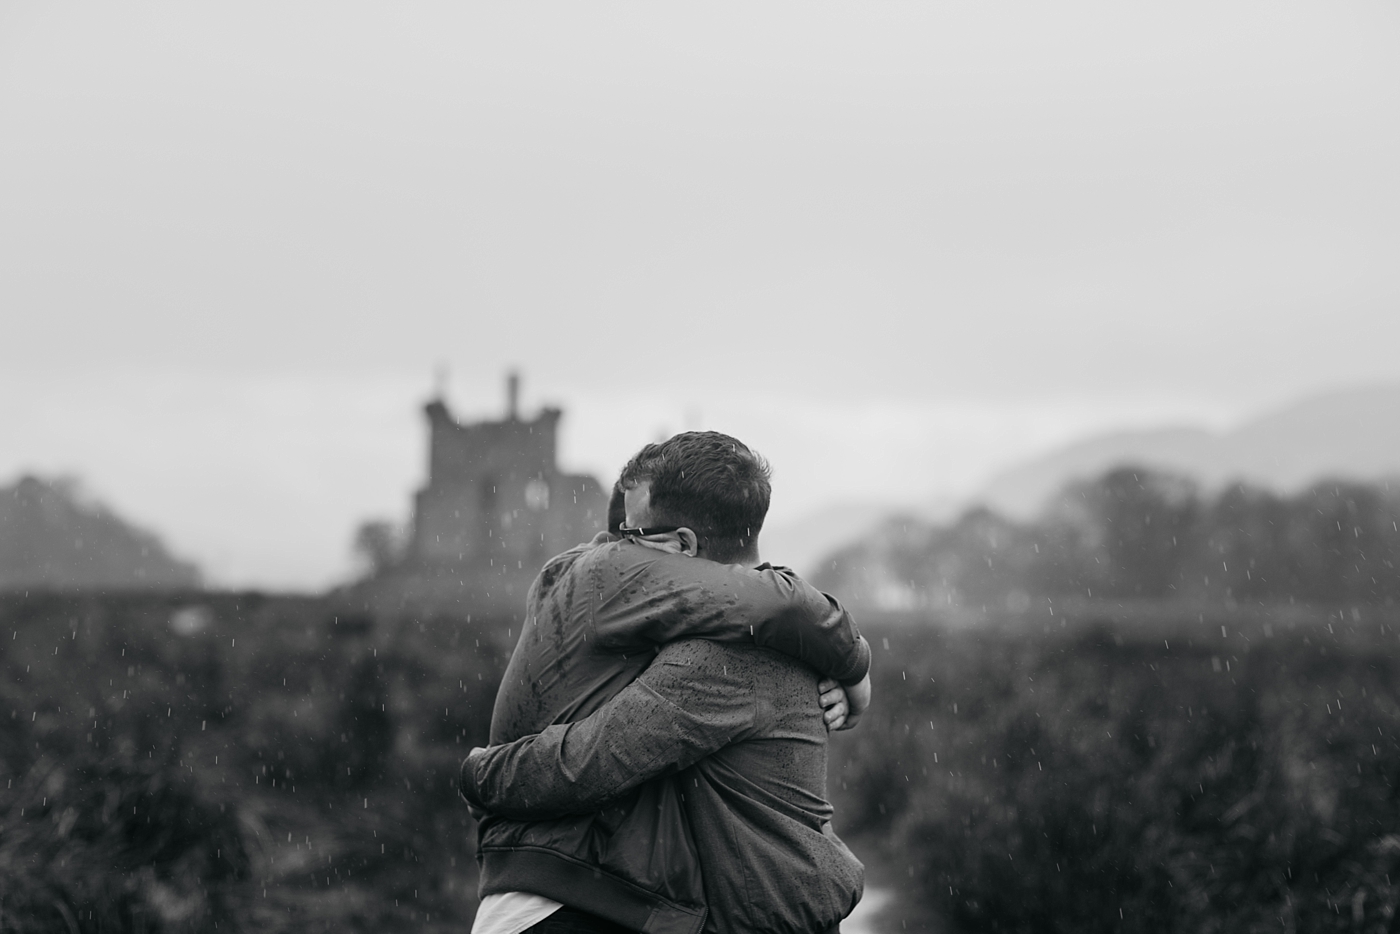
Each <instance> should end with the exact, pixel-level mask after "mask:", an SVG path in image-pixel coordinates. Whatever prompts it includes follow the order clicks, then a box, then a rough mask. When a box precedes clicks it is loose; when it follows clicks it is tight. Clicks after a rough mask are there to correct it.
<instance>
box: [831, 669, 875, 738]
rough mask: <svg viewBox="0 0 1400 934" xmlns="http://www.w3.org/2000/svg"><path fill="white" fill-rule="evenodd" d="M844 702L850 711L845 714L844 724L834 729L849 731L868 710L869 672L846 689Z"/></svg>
mask: <svg viewBox="0 0 1400 934" xmlns="http://www.w3.org/2000/svg"><path fill="white" fill-rule="evenodd" d="M846 702H847V703H848V704H849V705H850V707H851V710H850V713H848V714H846V722H845V723H843V724H842V725H841V726H838V727H836V729H838V730H849V729H851V728H852V727H854V726H855V725H856V724H857V723H859V722H860V718H861V717H863V716H865V712H866V711H867V710H869V709H870V672H868V671H867V672H866V673H865V677H864V678H861V679H860V681H859V682H857V683H856V684H852V685H851V686H850V687H848V688H846Z"/></svg>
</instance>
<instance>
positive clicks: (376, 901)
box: [0, 593, 1400, 932]
mask: <svg viewBox="0 0 1400 934" xmlns="http://www.w3.org/2000/svg"><path fill="white" fill-rule="evenodd" d="M1396 617H1397V614H1396V613H1395V612H1394V611H1393V610H1376V609H1369V608H1365V607H1362V608H1347V609H1345V610H1332V611H1330V612H1329V611H1328V610H1327V609H1325V608H1324V609H1316V608H1306V607H1296V606H1294V607H1288V606H1282V607H1275V608H1270V609H1267V610H1266V609H1261V608H1252V609H1251V608H1244V607H1234V608H1229V609H1227V608H1224V607H1215V608H1213V609H1211V610H1206V609H1203V608H1199V607H1197V608H1188V607H1185V606H1181V605H1175V606H1173V605H1166V604H1157V603H1140V604H1135V605H1120V604H1118V603H1100V604H1090V603H1081V604H1077V605H1072V606H1070V605H1067V606H1063V607H1060V606H1057V607H1056V613H1055V615H1053V616H1052V615H1050V614H1049V613H1048V611H1047V612H1046V613H1045V615H1044V616H1043V617H1042V616H1040V615H1036V616H1034V618H1032V617H1031V616H1030V615H1028V614H1022V615H1020V616H1016V617H1005V618H998V617H990V618H985V619H981V620H979V621H978V622H976V623H975V624H972V623H970V622H969V621H968V620H965V619H962V620H949V619H943V618H937V617H928V616H906V617H899V616H889V617H883V618H878V619H868V620H865V621H864V628H865V630H866V632H867V634H868V635H869V636H870V637H871V641H872V644H873V645H874V647H875V662H876V667H875V678H876V706H875V708H874V709H873V711H872V713H871V714H870V715H869V716H868V718H867V720H866V722H865V723H864V724H862V726H861V727H860V728H859V729H858V730H856V731H854V732H851V733H848V734H841V735H840V736H838V737H837V738H835V739H834V741H833V744H832V765H831V773H830V774H831V794H832V796H833V798H834V800H835V802H836V805H837V815H838V821H837V823H838V830H839V831H840V832H841V833H842V835H843V836H844V837H846V838H847V840H848V841H849V842H851V844H852V846H853V848H854V849H855V850H856V852H857V853H858V854H859V855H860V856H861V857H862V858H864V859H865V860H866V861H867V862H868V864H869V865H870V868H871V878H872V881H873V882H874V884H876V885H880V886H881V887H884V888H887V889H890V890H892V891H893V892H894V900H893V902H892V904H891V907H890V908H889V910H888V912H887V913H886V915H885V919H884V920H885V923H886V925H887V927H888V929H889V930H891V931H900V930H931V931H942V930H946V931H1027V932H1031V931H1036V932H1039V931H1047V932H1048V931H1065V932H1068V931H1098V930H1103V931H1193V932H1195V931H1214V930H1220V931H1252V930H1260V931H1263V930H1269V931H1317V930H1330V929H1339V930H1340V929H1346V930H1366V931H1371V930H1375V931H1381V930H1389V929H1390V927H1391V925H1392V923H1393V915H1394V910H1395V906H1396V905H1397V903H1400V803H1397V798H1396V786H1397V783H1398V782H1400V745H1397V743H1396V740H1395V734H1396V731H1397V729H1400V721H1397V713H1400V696H1397V692H1398V690H1400V689H1397V688H1396V684H1397V679H1396V677H1395V675H1396V671H1395V670H1394V669H1395V655H1396V649H1397V648H1400V635H1397V632H1396V626H1397V624H1400V619H1397V618H1396ZM515 635H516V633H515V632H514V631H513V623H512V622H511V621H510V620H481V619H477V620H475V621H467V620H453V619H428V620H413V619H406V620H397V621H393V620H371V619H368V618H365V617H362V616H356V615H353V614H346V613H344V612H342V611H337V610H336V609H335V608H334V607H333V606H332V605H331V604H329V603H327V602H325V601H321V600H317V599H309V598H307V599H302V598H293V597H275V598H274V597H262V596H259V595H256V594H241V595H240V594H223V595H208V594H200V593H190V594H187V595H184V596H179V595H177V596H152V595H128V596H108V597H79V596H33V597H9V598H4V599H0V667H3V672H4V679H3V683H2V684H0V692H3V693H2V694H0V724H3V729H0V769H2V770H3V772H2V773H0V779H3V784H0V931H54V930H58V931H64V930H76V931H83V932H88V931H94V932H95V931H105V932H117V931H149V932H157V931H206V930H207V931H214V930H218V931H240V930H248V931H252V930H257V931H282V930H286V931H291V930H296V931H320V930H326V931H398V930H403V931H407V930H414V931H447V930H452V931H458V932H460V931H464V930H467V929H468V925H469V922H470V919H471V915H472V911H473V908H474V905H475V896H474V892H475V884H476V878H475V864H474V861H473V844H472V841H473V836H474V828H473V826H472V824H471V821H470V819H469V818H468V816H467V814H466V811H465V808H464V807H463V806H462V805H461V804H460V802H459V801H458V799H457V797H456V795H455V791H454V787H453V781H454V776H455V769H456V766H457V763H458V761H459V759H460V758H461V756H462V754H463V752H464V751H465V750H466V749H467V748H469V747H470V746H471V745H474V744H477V743H481V742H483V741H484V739H485V735H486V727H487V722H488V719H489V715H490V707H491V701H492V698H493V697H494V694H495V686H496V682H497V680H498V679H499V676H500V672H501V670H502V668H503V666H504V662H505V659H506V657H507V655H508V653H509V648H510V645H511V644H512V643H513V641H514V636H515ZM216 925H217V926H216Z"/></svg>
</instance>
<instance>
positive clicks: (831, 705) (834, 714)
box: [817, 678, 851, 732]
mask: <svg viewBox="0 0 1400 934" xmlns="http://www.w3.org/2000/svg"><path fill="white" fill-rule="evenodd" d="M817 691H818V693H819V694H820V696H819V697H818V698H817V701H818V703H820V704H821V706H822V722H823V723H825V724H826V729H827V732H830V731H832V730H842V729H845V727H846V718H847V717H848V716H850V713H851V704H850V701H849V700H847V699H846V689H845V688H843V687H842V686H841V684H840V682H838V681H837V680H836V679H835V678H822V679H821V681H819V682H817Z"/></svg>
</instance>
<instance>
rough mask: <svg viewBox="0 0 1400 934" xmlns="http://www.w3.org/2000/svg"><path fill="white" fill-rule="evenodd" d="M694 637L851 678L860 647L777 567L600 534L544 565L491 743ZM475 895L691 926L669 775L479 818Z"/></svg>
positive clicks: (593, 695) (662, 929)
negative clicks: (578, 809)
mask: <svg viewBox="0 0 1400 934" xmlns="http://www.w3.org/2000/svg"><path fill="white" fill-rule="evenodd" d="M689 636H701V637H705V638H711V639H716V640H721V641H730V642H746V643H748V644H750V645H752V644H755V643H757V644H760V645H767V646H771V647H773V648H775V649H777V650H780V651H782V652H784V653H787V654H789V655H792V656H793V657H796V658H800V659H802V660H803V661H805V662H806V663H807V664H808V665H811V666H812V667H814V668H816V669H817V670H819V671H821V672H822V673H824V674H828V675H831V676H832V677H835V678H837V679H838V680H842V681H846V682H854V681H857V680H859V679H860V678H861V677H863V676H864V675H865V672H866V671H867V670H868V668H869V663H870V652H869V647H868V645H866V643H865V641H864V640H863V639H861V638H860V636H859V634H858V632H857V631H856V629H855V625H854V622H853V621H852V620H851V618H850V616H849V614H847V613H846V612H845V611H844V610H843V609H842V608H841V607H840V605H839V604H837V603H836V602H835V601H834V600H831V599H830V598H828V597H826V596H825V595H823V594H821V593H820V592H818V591H815V590H814V589H812V588H811V587H809V586H807V585H806V584H804V583H802V582H801V581H800V580H798V579H797V578H796V577H795V576H794V575H792V574H791V572H787V571H784V570H782V569H773V568H761V569H757V570H754V569H747V568H739V567H733V566H725V565H719V564H715V563H713V562H709V561H705V560H703V559H699V558H688V557H685V556H678V555H670V554H665V553H662V552H658V551H656V550H653V549H650V548H647V547H644V546H641V545H637V544H634V543H631V542H627V541H618V540H616V539H614V538H612V537H610V536H607V535H606V534H603V535H599V536H598V537H597V538H595V539H594V540H593V541H592V542H590V543H588V544H585V545H580V546H578V547H577V548H574V549H571V550H570V551H567V552H565V553H564V554H562V555H559V556H558V557H556V558H554V559H553V560H551V561H550V562H549V563H548V564H546V565H545V567H544V569H543V570H542V571H541V572H540V575H539V576H538V577H537V578H536V580H535V583H534V584H533V585H532V587H531V589H530V593H529V596H528V598H527V602H526V619H525V622H524V625H523V627H522V629H521V633H520V640H519V642H518V643H517V645H516V648H515V651H514V654H513V655H512V657H511V660H510V663H509V665H508V666H507V669H506V673H505V676H504V677H503V678H502V682H501V687H500V690H499V692H498V694H497V697H496V705H495V709H494V711H493V713H492V719H491V742H492V744H493V745H494V744H498V743H507V742H511V741H514V740H516V739H519V738H521V737H523V736H528V735H532V734H535V733H539V732H540V731H542V730H543V729H545V728H546V727H548V726H550V725H552V724H559V723H572V722H575V721H577V720H579V719H582V718H583V717H586V716H587V715H588V714H590V713H592V712H593V711H595V710H597V709H598V708H599V707H601V706H602V705H603V704H604V703H606V702H607V701H608V700H609V699H611V698H612V697H613V696H614V695H616V694H617V693H618V692H619V691H620V690H622V688H624V687H626V686H627V685H628V684H630V683H631V682H632V681H633V680H635V679H636V677H637V676H638V675H639V674H640V673H641V672H642V671H643V670H645V669H646V667H647V666H648V665H649V664H650V663H651V661H652V659H653V658H654V657H655V655H656V650H657V648H658V647H659V646H660V645H662V644H664V643H666V642H670V641H672V640H674V639H677V638H684V637H689ZM478 859H479V860H480V861H481V865H482V874H481V894H482V895H483V896H485V895H488V894H492V893H496V892H508V891H525V892H532V893H534V894H537V895H544V896H546V897H549V898H553V899H555V900H556V901H560V902H563V903H564V904H567V905H570V906H572V907H575V908H581V909H584V910H587V911H591V912H593V913H595V914H598V915H600V916H602V917H605V918H609V919H610V920H613V921H615V922H617V923H619V924H622V925H624V926H626V927H630V928H633V929H635V930H641V931H646V932H649V934H673V932H674V934H696V932H698V931H700V930H701V928H702V926H703V922H704V918H705V914H706V911H705V894H704V893H705V889H704V880H703V878H702V876H701V871H700V859H699V856H698V853H697V850H696V844H695V841H694V838H693V836H692V834H691V830H690V826H689V823H688V821H687V818H686V813H685V810H684V806H683V803H682V798H681V793H680V790H679V789H678V786H677V785H676V779H674V778H663V779H659V780H656V781H652V782H648V783H646V784H644V785H642V786H640V787H638V788H636V789H635V790H633V791H631V792H629V793H628V794H627V795H625V796H624V797H622V798H620V799H618V800H615V801H611V802H609V804H608V805H607V806H606V807H605V808H603V809H602V810H600V811H597V812H595V813H589V814H582V815H573V816H568V817H563V818H558V819H553V820H545V821H528V822H525V821H514V820H507V819H503V818H499V817H495V816H488V817H487V818H485V819H484V820H483V821H482V823H481V825H480V828H479V845H478Z"/></svg>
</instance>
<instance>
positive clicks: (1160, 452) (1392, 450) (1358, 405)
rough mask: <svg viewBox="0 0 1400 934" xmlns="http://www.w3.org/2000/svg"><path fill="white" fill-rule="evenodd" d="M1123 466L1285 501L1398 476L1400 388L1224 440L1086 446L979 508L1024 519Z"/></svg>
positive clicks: (1253, 425)
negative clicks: (1342, 484)
mask: <svg viewBox="0 0 1400 934" xmlns="http://www.w3.org/2000/svg"><path fill="white" fill-rule="evenodd" d="M1120 464H1135V465H1142V466H1147V467H1157V468H1165V469H1168V470H1174V471H1178V472H1181V473H1185V474H1189V475H1190V476H1192V477H1194V478H1196V479H1197V480H1198V481H1200V482H1201V483H1202V484H1204V485H1205V486H1207V487H1212V486H1220V485H1222V484H1225V483H1228V482H1230V481H1233V480H1248V481H1250V482H1252V483H1254V484H1257V485H1260V486H1264V487H1267V488H1269V489H1273V490H1276V491H1279V492H1285V493H1286V492H1292V491H1296V490H1298V489H1300V488H1301V487H1303V486H1305V485H1307V484H1308V483H1311V482H1313V481H1315V480H1318V479H1322V478H1333V477H1335V478H1338V479H1350V480H1378V479H1382V478H1386V477H1395V476H1400V384H1388V385H1379V386H1368V387H1363V388H1355V389H1346V390H1339V391H1335V392H1328V393H1324V394H1321V395H1317V396H1313V397H1311V398H1308V399H1305V400H1303V401H1301V402H1298V403H1296V404H1294V405H1291V406H1288V407H1286V408H1283V409H1279V410H1277V411H1274V412H1271V413H1268V414H1266V415H1264V416H1262V417H1260V418H1257V419H1254V420H1252V421H1249V422H1247V423H1245V424H1244V425H1242V426H1240V427H1239V428H1237V429H1235V430H1234V431H1229V432H1222V433H1216V432H1210V431H1204V430H1201V429H1199V428H1186V427H1182V428H1169V429H1162V430H1158V431H1133V432H1119V433H1115V434H1108V435H1102V436H1100V437H1097V438H1091V439H1089V440H1087V441H1082V442H1079V443H1077V444H1073V445H1071V446H1069V447H1067V448H1064V449H1063V450H1060V451H1057V452H1055V453H1053V454H1050V455H1049V456H1047V457H1042V458H1039V459H1037V460H1033V461H1031V462H1029V463H1026V464H1022V465H1020V466H1017V467H1013V468H1012V469H1010V470H1007V471H1004V472H1003V473H1001V474H999V475H997V476H995V477H994V478H993V479H992V480H991V482H990V483H989V484H988V485H987V487H986V488H985V490H984V491H983V493H982V495H981V497H980V501H981V502H983V503H985V504H986V505H987V506H989V507H990V508H992V509H993V510H995V511H997V512H1000V513H1003V514H1005V515H1008V516H1012V517H1015V518H1022V519H1024V518H1029V517H1031V516H1033V515H1035V514H1036V513H1037V512H1039V511H1040V509H1042V508H1043V507H1044V506H1045V504H1046V501H1047V500H1048V499H1049V498H1050V496H1051V495H1053V494H1054V493H1055V492H1056V491H1058V490H1060V489H1062V488H1064V486H1065V484H1067V483H1068V482H1070V481H1073V480H1083V479H1086V478H1089V477H1095V476H1098V475H1100V474H1102V473H1103V472H1104V471H1106V470H1108V469H1109V468H1111V467H1114V466H1117V465H1120Z"/></svg>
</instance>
